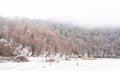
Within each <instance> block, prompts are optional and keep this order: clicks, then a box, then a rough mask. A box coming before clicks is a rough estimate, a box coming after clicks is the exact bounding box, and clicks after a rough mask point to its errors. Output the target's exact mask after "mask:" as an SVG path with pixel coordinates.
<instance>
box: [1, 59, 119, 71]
mask: <svg viewBox="0 0 120 71" xmlns="http://www.w3.org/2000/svg"><path fill="white" fill-rule="evenodd" d="M29 60H30V62H23V63H17V62H6V63H0V71H120V59H96V60H81V59H71V60H70V61H69V60H68V61H66V60H64V59H58V60H56V61H55V62H51V63H50V62H45V59H44V58H41V57H30V58H29Z"/></svg>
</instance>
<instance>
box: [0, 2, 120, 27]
mask: <svg viewBox="0 0 120 71" xmlns="http://www.w3.org/2000/svg"><path fill="white" fill-rule="evenodd" d="M0 15H1V16H8V17H14V16H20V17H29V18H39V19H56V20H61V21H70V22H74V23H75V24H77V25H82V26H87V27H89V26H92V27H94V26H118V25H119V26H120V0H0Z"/></svg>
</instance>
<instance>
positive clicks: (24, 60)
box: [13, 56, 29, 62]
mask: <svg viewBox="0 0 120 71" xmlns="http://www.w3.org/2000/svg"><path fill="white" fill-rule="evenodd" d="M13 61H14V62H28V61H29V60H28V58H27V57H25V56H16V57H15V58H14V60H13Z"/></svg>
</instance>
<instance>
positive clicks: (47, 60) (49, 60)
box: [45, 59, 55, 62]
mask: <svg viewBox="0 0 120 71" xmlns="http://www.w3.org/2000/svg"><path fill="white" fill-rule="evenodd" d="M54 61H55V59H46V61H45V62H54Z"/></svg>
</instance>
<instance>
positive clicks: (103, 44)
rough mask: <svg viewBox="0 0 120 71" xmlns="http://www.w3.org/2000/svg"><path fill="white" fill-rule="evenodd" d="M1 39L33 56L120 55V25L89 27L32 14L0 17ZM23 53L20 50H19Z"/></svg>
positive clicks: (17, 49)
mask: <svg viewBox="0 0 120 71" xmlns="http://www.w3.org/2000/svg"><path fill="white" fill-rule="evenodd" d="M0 39H6V40H7V41H8V42H9V44H10V45H11V47H12V48H14V51H18V52H20V51H22V50H24V49H26V48H27V49H28V50H29V53H31V54H30V56H40V55H45V56H46V57H47V56H55V55H57V54H60V55H59V56H60V57H62V56H63V55H66V56H70V57H74V56H75V55H76V56H79V57H84V56H88V57H114V58H116V57H120V28H109V29H98V28H97V29H86V28H81V27H76V26H72V25H69V24H63V23H62V22H53V21H44V20H37V19H28V18H4V17H0ZM19 54H20V53H19Z"/></svg>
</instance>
